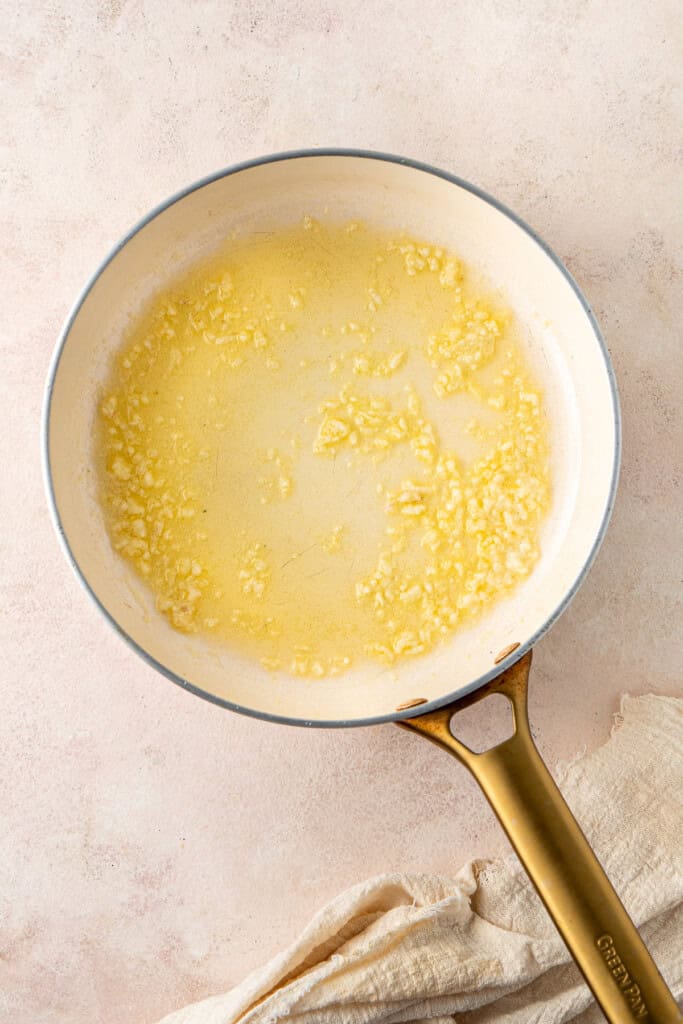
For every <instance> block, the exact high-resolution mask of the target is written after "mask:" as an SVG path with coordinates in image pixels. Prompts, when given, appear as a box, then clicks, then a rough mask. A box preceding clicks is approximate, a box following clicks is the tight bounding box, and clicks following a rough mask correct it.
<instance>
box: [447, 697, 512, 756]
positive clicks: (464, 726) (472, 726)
mask: <svg viewBox="0 0 683 1024" xmlns="http://www.w3.org/2000/svg"><path fill="white" fill-rule="evenodd" d="M451 732H452V734H453V736H455V738H456V739H457V740H459V741H460V742H461V743H463V744H464V745H465V746H466V747H467V749H468V750H471V751H472V753H473V754H483V753H484V752H485V751H487V750H491V749H492V748H493V747H498V746H500V744H501V743H504V742H505V740H509V739H510V737H511V736H514V732H515V719H514V715H513V710H512V701H511V700H510V698H509V697H506V696H505V694H503V693H491V694H488V695H487V696H486V697H484V698H483V699H482V700H480V701H478V702H477V703H476V704H471V705H470V707H468V708H465V709H464V710H463V711H456V713H455V714H454V715H453V717H452V718H451Z"/></svg>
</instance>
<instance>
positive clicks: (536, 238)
mask: <svg viewBox="0 0 683 1024" xmlns="http://www.w3.org/2000/svg"><path fill="white" fill-rule="evenodd" d="M329 156H333V157H352V158H354V159H367V160H378V161H383V162H386V163H393V164H399V165H402V166H405V167H409V168H412V169H413V170H416V171H420V172H422V173H426V174H431V175H433V176H435V177H438V178H441V179H442V180H444V181H447V182H449V183H451V184H453V185H456V186H458V187H459V188H462V189H464V190H465V191H467V192H470V193H471V194H472V195H475V196H476V197H477V198H479V199H481V200H482V201H483V202H485V203H487V204H489V205H490V206H492V207H493V208H494V209H496V210H497V211H498V212H499V213H502V214H503V215H504V216H505V217H507V218H508V219H509V220H511V221H512V222H513V223H514V224H515V225H516V226H517V227H518V228H520V229H521V230H522V231H524V232H525V233H526V234H527V235H528V237H529V238H530V239H531V240H532V241H533V242H534V243H535V244H536V245H537V246H538V247H539V248H540V249H541V250H542V251H543V252H544V253H545V255H546V256H547V257H548V258H549V259H550V260H551V262H552V263H554V265H555V266H556V267H557V269H558V270H559V271H560V273H561V274H562V275H563V276H564V278H565V280H566V281H567V283H568V284H569V286H570V287H571V289H572V290H573V292H574V294H575V295H576V297H577V299H578V301H579V304H580V305H581V307H582V309H583V311H584V313H585V315H586V317H587V318H588V322H589V324H590V326H591V329H592V332H593V335H594V337H595V340H596V341H597V344H598V348H599V350H600V355H601V357H602V361H603V364H604V367H605V371H606V374H607V380H608V384H609V389H610V397H611V401H612V421H613V426H614V454H613V461H612V467H611V477H610V484H609V491H608V495H607V501H606V503H605V508H604V510H603V513H602V518H601V521H600V525H599V528H598V530H597V532H596V535H595V538H594V541H593V544H592V546H591V549H590V551H589V553H588V555H587V557H586V560H585V561H584V563H583V565H582V567H581V569H580V570H579V572H578V574H577V575H576V578H575V579H574V581H573V583H572V584H571V586H570V587H568V588H567V591H566V593H565V595H564V597H563V599H562V600H561V601H560V602H559V604H558V605H557V607H556V608H555V609H554V611H553V612H552V614H551V615H550V616H549V617H548V618H547V619H546V620H545V622H544V623H543V624H542V626H540V627H539V629H538V630H537V631H536V632H535V633H534V634H533V635H532V636H531V637H530V638H529V639H528V640H525V641H524V643H522V644H520V646H519V647H518V648H517V649H516V650H515V651H514V652H512V653H511V654H509V655H508V656H507V658H505V659H504V660H503V661H502V662H500V663H499V664H498V665H495V666H493V667H492V668H491V669H490V670H489V671H488V672H486V673H484V674H483V675H481V676H478V677H477V678H476V679H474V680H472V681H471V682H470V683H468V684H467V685H466V686H461V687H459V688H458V689H457V690H454V691H452V692H450V693H447V694H444V695H443V696H441V697H437V698H435V699H434V700H432V701H429V702H428V703H426V704H421V705H419V707H415V708H408V709H406V710H403V711H393V712H390V713H388V714H385V715H373V716H369V717H367V718H349V719H336V720H335V719H329V720H328V719H320V720H317V719H306V718H292V717H290V716H285V715H278V714H273V713H271V712H266V711H260V710H258V709H256V708H250V707H248V706H246V705H243V704H237V703H235V702H233V701H229V700H226V699H225V698H223V697H219V696H218V695H217V694H213V693H210V692H208V691H207V690H203V689H202V688H201V687H199V686H196V685H195V684H194V683H190V682H189V681H188V680H187V679H183V678H182V676H179V675H178V674H177V673H176V672H174V671H173V670H172V669H170V668H168V667H167V666H166V665H163V664H162V663H161V662H159V661H157V659H156V658H155V657H154V656H153V655H152V654H150V653H149V652H148V651H147V650H145V648H144V647H142V646H141V645H140V644H138V643H137V641H136V640H134V639H133V637H132V636H130V634H129V633H127V632H126V631H125V630H124V629H123V627H122V626H121V625H120V624H119V623H118V622H117V621H116V619H115V618H114V617H113V615H112V614H111V613H110V612H109V610H108V609H107V608H106V607H105V605H104V604H103V603H102V602H101V601H100V599H99V598H98V596H97V595H96V593H95V591H94V590H93V589H92V587H91V585H90V583H89V581H88V579H87V577H86V576H85V573H84V572H83V571H82V570H81V567H80V565H79V564H78V561H77V559H76V558H75V556H74V554H73V551H72V550H71V547H70V545H69V542H68V540H67V538H66V534H65V531H64V527H63V524H62V521H61V517H60V514H59V509H58V507H57V499H56V495H55V489H54V482H53V478H52V467H51V462H50V414H51V408H52V392H53V388H54V383H55V379H56V376H57V372H58V369H59V364H60V362H61V357H62V353H63V351H64V348H65V346H66V343H67V341H68V338H69V335H70V333H71V329H72V327H73V324H74V322H75V320H76V317H77V316H78V314H79V312H80V310H81V307H82V306H83V304H84V302H85V301H86V299H87V297H88V295H89V294H90V292H91V290H92V288H93V287H94V285H95V284H96V282H97V281H98V280H99V278H100V276H101V275H102V273H103V272H104V271H105V270H106V268H107V267H108V266H109V264H110V263H111V262H112V260H113V259H114V258H115V257H116V256H117V255H118V253H119V252H120V251H121V249H123V247H124V246H125V245H127V243H128V242H129V241H130V240H131V239H132V238H133V237H134V236H135V235H137V234H138V233H139V232H140V231H142V230H143V228H145V227H146V226H147V225H148V224H149V223H150V222H151V221H152V220H154V219H155V218H156V217H158V216H159V215H160V214H161V213H164V212H165V211H166V210H168V209H169V208H170V207H172V206H174V205H175V204H176V203H177V202H180V201H181V200H183V199H185V198H186V197H187V196H189V195H191V194H192V193H193V192H196V191H198V190H199V189H202V188H204V187H205V186H206V185H210V184H212V183H213V182H215V181H218V180H220V179H222V178H226V177H229V176H231V175H233V174H237V173H239V172H241V171H246V170H249V169H250V168H253V167H258V166H262V165H264V164H270V163H278V162H281V161H285V160H294V159H302V158H306V159H307V158H315V157H329ZM621 448H622V437H621V412H620V407H619V395H618V390H617V384H616V379H615V375H614V369H613V366H612V362H611V359H610V356H609V352H608V350H607V345H606V343H605V340H604V337H603V335H602V332H601V330H600V327H599V325H598V322H597V319H596V316H595V314H594V312H593V309H592V307H591V305H590V303H589V302H588V300H587V299H586V297H585V295H584V294H583V292H582V290H581V288H580V287H579V285H578V284H577V282H576V280H575V279H574V277H573V275H572V274H571V273H570V271H569V270H568V269H567V267H566V266H565V265H564V263H563V261H562V260H561V259H560V258H559V257H558V256H557V255H556V253H555V252H554V251H553V250H552V249H551V248H550V246H549V245H548V244H547V243H546V242H545V241H544V240H543V239H542V238H541V237H540V235H538V234H537V233H536V231H535V230H534V229H533V228H532V227H530V226H529V225H528V224H527V223H526V221H524V220H523V219H522V218H521V217H519V216H518V215H517V214H516V213H515V212H514V211H513V210H511V209H510V208H509V207H508V206H506V205H505V204H504V203H501V202H500V201H499V200H498V199H496V198H495V197H494V196H491V195H490V194H489V193H488V192H485V191H484V190H483V189H481V188H479V187H478V186H477V185H473V184H472V183H470V182H468V181H466V180H465V179H464V178H461V177H459V176H458V175H456V174H452V173H451V172H449V171H444V170H442V169H440V168H438V167H435V166H433V165H432V164H428V163H424V162H422V161H419V160H413V159H411V158H409V157H403V156H398V155H396V154H392V153H386V152H382V151H377V150H368V149H354V148H347V147H331V148H330V147H323V148H312V149H294V150H286V151H283V152H278V153H271V154H267V155H265V156H262V157H255V158H253V159H250V160H244V161H241V162H239V163H235V164H231V165H229V166H228V167H225V168H223V169H221V170H219V171H216V172H214V173H213V174H209V175H206V176H204V177H202V178H200V179H198V180H197V181H195V182H193V183H192V184H191V185H188V186H186V187H185V188H183V189H180V190H179V191H177V192H175V193H173V194H172V195H171V196H170V197H169V198H167V199H166V200H163V201H162V202H161V203H158V204H157V205H156V206H155V207H153V208H152V209H151V210H150V211H149V212H148V213H147V214H146V215H145V216H144V217H142V218H140V220H138V221H137V223H136V224H134V225H133V227H132V228H131V229H130V230H129V231H128V232H127V233H126V234H125V235H124V236H123V237H122V238H121V239H120V240H119V241H118V242H117V243H116V244H115V245H114V246H113V247H112V249H111V250H110V251H109V253H108V254H107V255H106V256H105V257H104V259H103V260H102V261H101V262H100V264H99V266H98V267H97V268H96V269H95V271H94V272H93V273H92V274H91V276H90V277H89V279H88V280H87V281H86V283H85V285H84V287H83V288H82V290H81V292H80V294H79V295H78V297H77V298H76V301H75V302H74V304H73V306H72V308H71V310H70V311H69V313H68V315H67V318H66V320H65V322H64V325H63V327H62V329H61V331H60V333H59V336H58V339H57V344H56V347H55V350H54V353H53V355H52V359H51V361H50V367H49V370H48V377H47V383H46V388H45V395H44V400H43V409H42V423H41V461H42V469H43V479H44V484H45V490H46V496H47V503H48V509H49V512H50V517H51V519H52V523H53V526H54V528H55V531H56V533H57V537H58V540H59V543H60V546H61V548H62V551H63V552H64V555H65V557H66V559H67V561H68V563H69V564H70V566H71V568H72V570H73V572H74V574H75V575H76V578H77V579H78V581H79V583H80V584H81V586H82V587H83V588H84V590H85V592H86V593H87V594H88V596H89V597H90V599H91V601H92V602H93V603H94V604H95V606H96V607H97V608H98V609H99V611H100V612H101V614H102V615H103V616H104V618H105V619H106V620H107V622H108V623H109V625H110V626H111V627H112V628H113V629H114V631H115V632H116V633H117V634H118V635H119V636H120V637H121V638H122V639H123V640H124V642H125V643H126V644H127V645H128V647H130V648H131V649H132V650H133V651H135V653H136V654H137V655H139V657H141V658H142V659H143V661H145V662H146V663H147V664H148V665H149V666H151V667H152V668H154V669H155V670H156V671H157V672H159V673H160V674H161V675H163V676H165V677H166V678H167V679H169V680H170V681H171V682H173V683H175V684H176V685H178V686H180V687H182V688H183V689H185V690H188V691H189V692H190V693H192V694H194V695H195V696H197V697H201V698H203V699H204V700H206V701H209V702H210V703H212V704H216V705H218V706H219V707H222V708H225V709H226V710H229V711H234V712H236V713H237V714H241V715H246V716H247V717H249V718H256V719H258V720H260V721H266V722H273V723H275V724H278V725H291V726H300V727H304V728H319V729H337V728H355V727H360V726H367V725H383V724H385V723H389V722H401V721H404V720H406V719H409V718H415V717H417V716H419V715H424V714H426V713H427V712H429V711H435V710H437V709H438V708H441V707H444V706H446V705H447V704H450V703H451V702H453V701H454V700H456V699H458V698H459V697H463V696H465V695H466V694H469V693H472V692H474V691H475V690H478V689H480V688H481V687H483V686H485V685H486V684H487V683H489V682H490V681H491V680H492V679H495V678H496V676H498V675H500V674H501V673H502V672H503V671H505V670H506V669H508V668H510V667H511V666H512V665H514V664H515V663H516V662H517V661H519V659H520V658H522V657H524V655H525V654H526V653H527V652H528V651H530V650H531V649H532V648H533V647H534V646H535V645H536V644H537V643H538V641H539V640H540V639H541V638H542V637H543V636H544V635H545V634H546V633H547V632H548V630H549V629H550V628H551V627H552V626H553V625H554V624H555V622H557V620H558V619H559V617H560V616H561V615H562V613H563V612H564V611H566V609H567V608H568V607H569V605H570V603H571V601H572V600H573V598H574V597H575V595H576V593H577V591H578V590H579V588H580V587H581V585H582V584H583V582H584V580H585V578H586V576H587V574H588V572H589V570H590V568H591V566H592V565H593V562H594V561H595V557H596V555H597V553H598V550H599V549H600V546H601V544H602V542H603V540H604V537H605V533H606V531H607V526H608V524H609V520H610V517H611V515H612V510H613V508H614V503H615V498H616V492H617V486H618V482H619V468H620V462H621Z"/></svg>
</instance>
